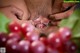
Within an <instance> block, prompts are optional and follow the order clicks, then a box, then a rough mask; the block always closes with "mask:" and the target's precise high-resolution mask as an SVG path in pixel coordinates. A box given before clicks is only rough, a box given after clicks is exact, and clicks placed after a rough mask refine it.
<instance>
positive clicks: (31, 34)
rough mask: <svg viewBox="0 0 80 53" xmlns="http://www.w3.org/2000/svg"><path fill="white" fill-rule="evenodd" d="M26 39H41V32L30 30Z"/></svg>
mask: <svg viewBox="0 0 80 53" xmlns="http://www.w3.org/2000/svg"><path fill="white" fill-rule="evenodd" d="M26 39H27V40H29V41H31V42H32V41H36V40H39V34H38V33H37V32H34V31H33V32H28V33H27V34H26Z"/></svg>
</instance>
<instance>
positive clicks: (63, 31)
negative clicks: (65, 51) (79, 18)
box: [59, 27, 71, 42]
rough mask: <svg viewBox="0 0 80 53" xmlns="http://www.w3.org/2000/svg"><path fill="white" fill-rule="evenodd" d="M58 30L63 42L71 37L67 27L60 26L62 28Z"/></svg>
mask: <svg viewBox="0 0 80 53" xmlns="http://www.w3.org/2000/svg"><path fill="white" fill-rule="evenodd" d="M59 32H60V34H61V38H62V40H63V41H64V42H65V41H68V40H70V38H71V30H70V29H69V28H67V27H62V28H60V29H59Z"/></svg>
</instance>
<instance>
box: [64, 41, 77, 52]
mask: <svg viewBox="0 0 80 53" xmlns="http://www.w3.org/2000/svg"><path fill="white" fill-rule="evenodd" d="M65 48H66V51H67V52H68V53H75V52H76V50H77V46H76V44H75V43H74V42H72V41H67V42H66V43H65Z"/></svg>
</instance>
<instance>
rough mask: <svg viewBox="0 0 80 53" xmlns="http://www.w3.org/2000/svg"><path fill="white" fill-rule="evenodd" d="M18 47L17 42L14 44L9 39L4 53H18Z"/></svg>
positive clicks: (13, 41)
mask: <svg viewBox="0 0 80 53" xmlns="http://www.w3.org/2000/svg"><path fill="white" fill-rule="evenodd" d="M19 49H20V47H19V45H18V42H16V41H15V40H13V39H9V40H8V41H7V43H6V52H7V53H19V52H20V50H19Z"/></svg>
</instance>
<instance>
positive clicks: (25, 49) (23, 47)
mask: <svg viewBox="0 0 80 53" xmlns="http://www.w3.org/2000/svg"><path fill="white" fill-rule="evenodd" d="M19 46H20V53H29V49H30V42H29V41H27V40H21V41H20V42H19Z"/></svg>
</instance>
